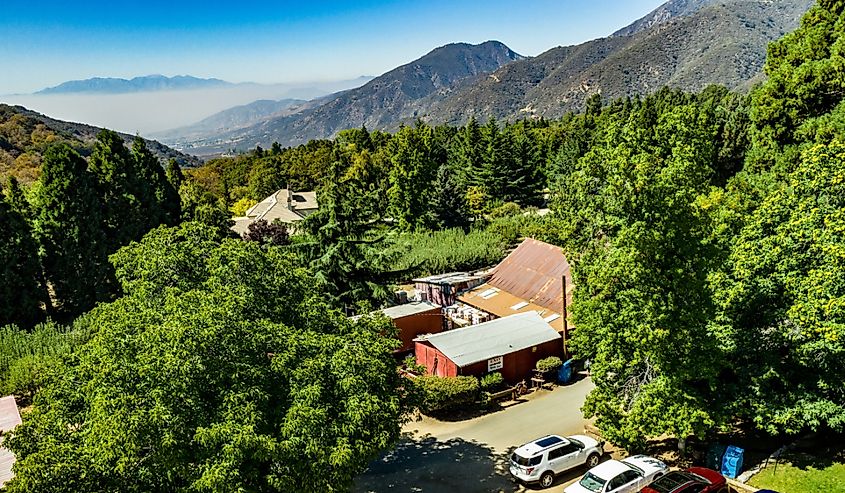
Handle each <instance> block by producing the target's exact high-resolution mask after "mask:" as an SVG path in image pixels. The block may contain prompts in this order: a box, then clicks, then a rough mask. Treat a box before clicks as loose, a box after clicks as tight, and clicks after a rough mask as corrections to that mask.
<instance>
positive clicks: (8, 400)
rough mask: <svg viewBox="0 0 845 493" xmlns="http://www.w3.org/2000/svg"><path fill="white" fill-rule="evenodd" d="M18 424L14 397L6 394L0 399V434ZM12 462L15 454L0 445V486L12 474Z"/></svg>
mask: <svg viewBox="0 0 845 493" xmlns="http://www.w3.org/2000/svg"><path fill="white" fill-rule="evenodd" d="M19 424H21V415H20V413H18V405H17V403H16V402H15V398H14V397H12V396H8V397H3V398H2V399H0V436H2V435H4V434H6V433H7V432H9V431H12V430H13V429H15V427H16V426H18V425H19ZM0 442H2V439H0ZM14 463H15V455H14V454H13V453H12V452H10V451H9V450H8V449H5V448H3V447H0V488H2V487H3V485H4V484H6V482H7V481H9V480H10V479H12V477H13V476H14V474H12V465H14Z"/></svg>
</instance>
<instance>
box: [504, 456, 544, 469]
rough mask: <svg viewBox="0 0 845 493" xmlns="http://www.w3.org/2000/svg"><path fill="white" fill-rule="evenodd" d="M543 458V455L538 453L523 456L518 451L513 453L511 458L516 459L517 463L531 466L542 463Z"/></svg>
mask: <svg viewBox="0 0 845 493" xmlns="http://www.w3.org/2000/svg"><path fill="white" fill-rule="evenodd" d="M542 459H543V456H541V455H538V456H536V457H531V458H528V457H523V456H521V455H519V454H517V453H516V452H514V453H513V455H511V460H512V461H514V462H515V463H516V464H518V465H520V466H522V467H529V466H536V465H539V464H540V461H541V460H542Z"/></svg>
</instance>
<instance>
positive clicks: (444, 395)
mask: <svg viewBox="0 0 845 493" xmlns="http://www.w3.org/2000/svg"><path fill="white" fill-rule="evenodd" d="M415 382H416V385H417V390H418V392H419V398H420V409H421V410H422V412H424V413H431V412H435V411H448V410H454V409H460V408H467V407H470V406H472V405H474V404H475V401H476V400H478V396H479V385H478V379H477V378H475V377H452V378H442V377H435V376H431V375H427V376H422V377H419V378H417V379H416V380H415Z"/></svg>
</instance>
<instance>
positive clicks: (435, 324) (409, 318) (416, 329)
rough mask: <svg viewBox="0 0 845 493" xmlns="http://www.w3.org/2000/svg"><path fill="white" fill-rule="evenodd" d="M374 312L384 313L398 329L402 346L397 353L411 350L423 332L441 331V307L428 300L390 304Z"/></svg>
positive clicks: (434, 332)
mask: <svg viewBox="0 0 845 493" xmlns="http://www.w3.org/2000/svg"><path fill="white" fill-rule="evenodd" d="M374 313H382V314H384V315H385V316H386V317H387V318H389V319H391V320H393V324H394V325H395V326H396V327H397V328H398V329H399V340H400V341H402V347H400V348H399V349H397V350H396V351H395V353H397V354H403V353H410V352H412V351H413V350H414V339H416V338H417V337H419V336H421V335H423V334H437V333H439V332H443V320H444V319H443V309H442V308H441V307H440V305H435V304H434V303H430V302H428V301H420V302H414V303H406V304H404V305H398V306H391V307H390V308H385V309H383V310H379V311H377V312H374ZM353 318H357V317H353Z"/></svg>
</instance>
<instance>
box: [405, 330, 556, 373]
mask: <svg viewBox="0 0 845 493" xmlns="http://www.w3.org/2000/svg"><path fill="white" fill-rule="evenodd" d="M415 355H416V358H417V363H419V364H421V365H424V366H425V367H426V368H428V370H429V374H430V375H437V376H439V377H454V376H457V375H466V376H469V375H471V376H474V377H479V378H481V377H483V376H484V375H486V374H487V373H488V371H487V367H488V366H487V361H480V362H478V363H473V364H471V365H467V366H464V367H462V368H458V367H457V365H455V364H454V363H453V362H452V361H451V360H449V359H448V358H447V357H446V356H445V355H444V354H443V353H441V352H440V351H438V350H437V349H436V348H434V347H433V346H431V344H429V343H428V342H417V343H416V344H415ZM549 356H557V357H562V356H563V347H562V341H561V340H560V339H557V340H554V341H549V342H546V343H543V344H539V345H537V346H534V347H530V348H526V349H523V350H521V351H517V352H514V353H510V354H506V355H504V357H503V359H502V368H501V369H499V370H494V371H498V372H500V373H501V374H502V377H504V379H505V381H506V382H508V383H511V384H513V383H516V382H519V381H520V380H523V379H525V380H528V379H530V378H531V377H532V376H533V375H534V371H533V370H534V368H535V367H536V365H537V361H539V360H541V359H543V358H548V357H549Z"/></svg>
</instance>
